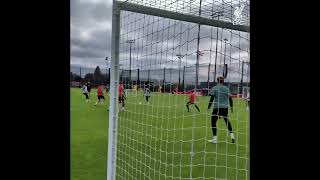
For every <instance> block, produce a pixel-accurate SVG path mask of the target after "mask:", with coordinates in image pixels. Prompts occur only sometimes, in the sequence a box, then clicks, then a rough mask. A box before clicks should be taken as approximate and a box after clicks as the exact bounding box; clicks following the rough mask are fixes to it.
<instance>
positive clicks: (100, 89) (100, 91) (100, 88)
mask: <svg viewBox="0 0 320 180" xmlns="http://www.w3.org/2000/svg"><path fill="white" fill-rule="evenodd" d="M97 95H98V101H97V102H96V104H95V106H96V105H97V104H98V102H99V103H100V104H103V102H104V100H105V99H104V95H103V85H102V84H100V85H99V86H98V90H97Z"/></svg>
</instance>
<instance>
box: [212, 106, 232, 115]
mask: <svg viewBox="0 0 320 180" xmlns="http://www.w3.org/2000/svg"><path fill="white" fill-rule="evenodd" d="M212 116H222V117H228V108H214V109H213V111H212Z"/></svg>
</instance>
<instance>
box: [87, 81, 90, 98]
mask: <svg viewBox="0 0 320 180" xmlns="http://www.w3.org/2000/svg"><path fill="white" fill-rule="evenodd" d="M87 89H88V95H89V97H90V93H91V83H90V81H89V82H88V83H87Z"/></svg>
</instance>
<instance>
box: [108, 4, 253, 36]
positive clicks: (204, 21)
mask: <svg viewBox="0 0 320 180" xmlns="http://www.w3.org/2000/svg"><path fill="white" fill-rule="evenodd" d="M114 3H115V4H114V5H115V6H116V7H117V8H118V10H124V11H130V12H135V13H141V14H147V15H151V16H158V17H163V18H169V19H174V20H179V21H185V22H191V23H196V24H200V25H208V26H214V27H219V28H225V29H231V30H236V31H242V32H250V26H245V25H233V23H232V22H226V21H221V20H215V19H209V18H205V17H200V16H195V15H188V14H183V13H178V12H172V11H167V10H163V9H159V8H153V7H148V6H143V5H139V4H134V3H129V2H120V1H115V2H114Z"/></svg>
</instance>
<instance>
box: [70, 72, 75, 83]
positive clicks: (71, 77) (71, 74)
mask: <svg viewBox="0 0 320 180" xmlns="http://www.w3.org/2000/svg"><path fill="white" fill-rule="evenodd" d="M73 80H74V76H73V73H72V72H70V81H73Z"/></svg>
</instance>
